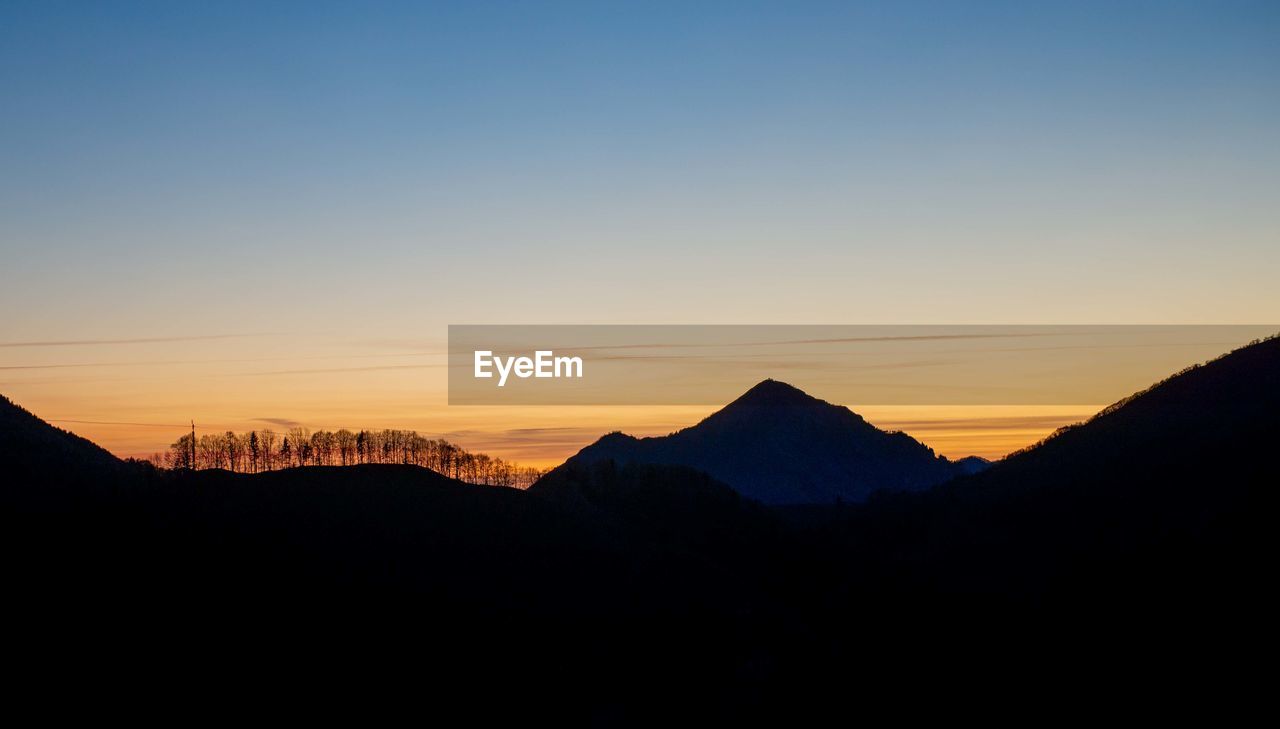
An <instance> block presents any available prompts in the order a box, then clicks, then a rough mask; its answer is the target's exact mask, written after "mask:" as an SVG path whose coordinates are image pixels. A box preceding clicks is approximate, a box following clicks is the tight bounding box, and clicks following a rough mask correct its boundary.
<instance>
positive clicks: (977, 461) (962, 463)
mask: <svg viewBox="0 0 1280 729" xmlns="http://www.w3.org/2000/svg"><path fill="white" fill-rule="evenodd" d="M956 465H957V466H959V467H960V472H961V473H963V474H965V475H972V474H975V473H981V472H982V471H985V470H987V469H988V468H990V467H991V461H989V460H987V459H985V458H983V457H982V456H965V457H964V458H961V459H960V460H958V461H956Z"/></svg>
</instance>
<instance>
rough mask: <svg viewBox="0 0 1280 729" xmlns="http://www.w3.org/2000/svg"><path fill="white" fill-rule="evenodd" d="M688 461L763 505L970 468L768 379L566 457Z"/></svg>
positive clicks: (828, 499)
mask: <svg viewBox="0 0 1280 729" xmlns="http://www.w3.org/2000/svg"><path fill="white" fill-rule="evenodd" d="M610 460H612V461H616V462H618V463H648V464H661V465H677V466H687V467H690V468H694V469H697V470H699V471H705V472H706V473H708V474H710V475H711V476H712V477H713V478H715V479H717V480H719V481H722V482H723V483H725V484H727V485H729V486H730V487H731V488H733V489H734V490H735V491H737V492H738V493H740V494H742V495H743V496H746V497H748V498H751V499H755V500H757V501H759V502H761V503H764V504H832V503H835V502H837V501H850V502H858V501H865V500H866V499H867V497H869V496H870V495H871V494H872V493H874V492H876V491H879V490H887V491H918V490H921V489H927V488H929V487H931V486H936V485H937V484H939V483H942V482H943V481H946V480H948V479H951V478H954V477H955V476H958V475H961V474H962V473H965V472H967V471H968V470H971V469H972V468H973V466H974V464H973V463H968V464H966V465H964V466H961V465H958V464H955V463H952V462H951V461H948V460H947V459H946V458H943V457H941V456H938V455H935V454H934V452H933V450H932V449H930V448H929V447H927V446H925V445H923V444H922V443H920V442H919V441H917V440H915V439H914V438H912V437H911V436H909V435H907V434H906V433H887V432H885V431H883V430H880V429H879V428H877V427H875V426H874V425H871V424H870V423H868V422H867V421H865V420H863V419H862V417H861V416H860V415H858V414H857V413H854V412H853V411H851V410H849V409H848V408H844V407H840V406H837V405H832V404H830V403H828V402H824V401H822V400H819V399H817V398H815V397H811V396H809V395H807V394H805V393H804V392H801V391H800V390H798V389H796V388H794V387H792V386H791V385H788V384H786V383H783V382H777V381H775V380H765V381H764V382H761V383H760V384H758V385H756V386H755V387H752V388H751V389H750V390H748V391H747V392H746V393H745V394H743V395H742V396H741V397H739V398H738V399H737V400H734V401H733V402H732V403H729V404H728V405H726V406H725V407H724V408H723V409H721V410H719V411H717V412H716V413H714V414H712V415H711V416H709V417H707V418H706V419H705V420H703V421H702V422H700V423H698V424H697V425H694V426H692V427H689V428H685V429H684V430H681V431H679V432H676V433H672V434H671V435H668V436H662V437H657V438H634V437H632V436H629V435H625V434H623V433H610V434H609V435H606V436H604V437H603V438H601V439H600V440H598V441H596V442H595V443H593V444H592V445H590V446H587V447H586V448H583V449H582V450H581V451H579V452H578V453H577V455H575V456H573V457H572V458H570V459H569V461H568V463H569V464H570V465H580V464H591V463H598V462H601V461H610Z"/></svg>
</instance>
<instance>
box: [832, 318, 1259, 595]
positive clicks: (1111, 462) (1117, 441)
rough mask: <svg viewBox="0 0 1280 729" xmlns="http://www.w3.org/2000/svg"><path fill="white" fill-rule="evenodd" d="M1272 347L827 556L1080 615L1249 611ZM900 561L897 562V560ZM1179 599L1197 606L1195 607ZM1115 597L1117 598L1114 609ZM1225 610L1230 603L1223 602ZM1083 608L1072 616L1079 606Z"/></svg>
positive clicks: (887, 515) (1137, 403)
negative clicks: (1131, 609)
mask: <svg viewBox="0 0 1280 729" xmlns="http://www.w3.org/2000/svg"><path fill="white" fill-rule="evenodd" d="M1277 413H1280V338H1272V339H1269V340H1265V341H1262V342H1258V343H1255V344H1252V345H1250V346H1247V347H1244V348H1242V349H1239V350H1236V351H1235V352H1232V353H1230V354H1227V355H1225V356H1223V357H1221V358H1219V359H1217V360H1214V361H1212V362H1209V363H1207V364H1204V365H1200V366H1196V367H1192V368H1189V369H1187V370H1184V371H1182V372H1180V373H1178V374H1176V375H1174V376H1172V377H1170V378H1168V379H1166V380H1164V381H1162V382H1160V383H1157V384H1156V385H1153V386H1152V387H1150V388H1148V389H1147V390H1144V391H1142V392H1140V393H1137V394H1135V395H1133V396H1131V397H1128V398H1125V399H1124V400H1121V401H1120V402H1117V403H1115V404H1114V405H1112V406H1110V407H1108V408H1106V409H1104V410H1103V411H1102V412H1100V413H1099V414H1098V415H1096V416H1094V417H1093V418H1091V419H1089V420H1088V421H1086V422H1084V423H1081V424H1078V425H1075V426H1069V427H1067V428H1063V429H1061V430H1060V431H1059V432H1058V433H1056V434H1054V435H1053V436H1051V437H1050V438H1048V439H1046V440H1045V441H1044V442H1042V443H1040V444H1037V445H1035V446H1033V447H1030V448H1027V449H1024V450H1022V451H1020V452H1017V453H1014V454H1011V455H1010V456H1007V457H1006V458H1004V459H1002V460H1001V461H999V462H997V463H995V464H992V465H991V467H990V468H988V469H986V470H984V471H983V472H981V473H978V474H975V475H971V476H967V477H964V478H959V479H956V480H954V481H952V482H950V483H947V484H945V485H943V486H941V487H939V488H938V489H935V490H934V491H932V492H929V493H921V494H913V495H902V496H893V497H889V498H885V499H882V500H879V501H877V502H876V503H873V504H869V505H868V506H867V508H864V509H861V510H859V511H857V512H856V513H853V514H852V515H851V517H850V518H849V519H848V520H847V521H845V522H843V523H842V524H841V525H840V526H839V527H837V528H833V529H832V530H831V532H830V535H832V537H833V542H834V543H840V544H841V545H842V546H840V547H835V546H834V543H833V544H829V545H827V546H828V547H830V548H832V549H837V550H838V551H843V552H844V553H845V554H848V555H858V554H867V553H870V552H875V553H878V554H880V555H886V554H891V553H896V554H898V555H900V556H903V558H904V559H907V560H909V562H910V565H909V566H907V565H905V564H896V563H895V564H885V563H883V562H882V563H880V564H877V565H876V567H875V569H876V570H877V571H883V572H888V573H891V572H893V571H894V570H897V569H904V570H906V569H909V570H911V571H913V572H915V573H916V575H917V579H918V580H920V582H921V583H923V584H930V585H932V586H933V589H936V590H940V591H943V592H948V591H957V590H969V591H972V590H975V589H976V587H975V586H978V585H981V586H983V589H985V590H987V591H989V592H992V593H1000V594H1003V595H1006V596H1008V595H1012V594H1023V595H1027V596H1036V599H1050V600H1057V601H1060V602H1061V604H1062V605H1063V606H1064V609H1066V607H1065V606H1068V605H1076V606H1080V605H1081V603H1083V602H1088V601H1091V600H1096V599H1098V597H1099V595H1101V594H1106V595H1108V599H1110V600H1112V601H1114V602H1115V603H1116V604H1117V605H1119V604H1127V605H1130V606H1137V605H1143V606H1146V607H1147V608H1149V609H1151V610H1168V609H1169V602H1170V601H1173V600H1182V601H1184V602H1185V603H1186V604H1188V605H1192V604H1194V605H1201V606H1203V601H1205V600H1220V601H1223V604H1237V605H1239V606H1241V609H1242V610H1243V609H1244V606H1246V605H1251V604H1254V603H1253V602H1252V601H1251V600H1252V598H1251V597H1249V596H1248V595H1247V593H1248V591H1249V590H1250V589H1254V588H1256V587H1257V582H1256V579H1255V578H1256V574H1255V572H1256V570H1257V569H1259V566H1258V565H1257V563H1256V562H1257V557H1258V556H1259V555H1261V554H1264V553H1266V551H1267V550H1264V549H1263V548H1262V545H1261V540H1262V537H1263V535H1264V534H1266V533H1267V532H1268V531H1269V528H1268V527H1267V526H1266V525H1265V524H1264V523H1263V519H1264V515H1263V513H1262V512H1261V511H1260V510H1259V509H1258V508H1257V507H1258V506H1259V505H1260V504H1262V503H1264V501H1265V500H1266V499H1267V498H1268V497H1269V494H1270V492H1271V491H1272V490H1273V489H1274V487H1275V485H1276V484H1278V483H1280V459H1277V458H1275V457H1274V455H1273V454H1274V452H1275V444H1276V442H1278V441H1280V416H1277ZM895 550H896V552H895ZM1188 591H1191V592H1196V591H1198V594H1195V595H1191V594H1188ZM1122 598H1123V599H1122ZM1233 600H1238V601H1239V602H1235V603H1233V602H1232V601H1233ZM1082 609H1083V608H1082Z"/></svg>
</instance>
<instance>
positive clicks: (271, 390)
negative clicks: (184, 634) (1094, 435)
mask: <svg viewBox="0 0 1280 729" xmlns="http://www.w3.org/2000/svg"><path fill="white" fill-rule="evenodd" d="M1277 78H1280V5H1277V4H1275V3H1274V2H1211V3H1210V2H1204V3H1186V2H1151V3H1146V2H1124V3H1115V2H1107V3H1090V2H1069V3H1012V2H1010V3H981V2H938V3H931V2H920V3H803V2H785V3H752V2H735V3H671V4H664V3H655V2H646V3H532V2H521V3H358V4H354V3H352V4H347V3H342V4H340V3H327V2H308V3H234V2H227V3H216V4H179V3H161V2H155V3H129V2H119V3H88V2H86V3H67V2H56V1H50V2H14V1H12V0H10V1H9V2H5V3H3V4H2V5H0V311H3V312H4V316H3V319H2V320H0V368H6V367H7V368H10V369H0V393H4V394H5V395H7V396H10V397H12V398H14V399H15V400H17V401H18V402H19V403H20V404H22V405H24V406H26V407H28V408H29V409H31V410H33V411H34V412H36V413H37V414H39V415H42V416H45V417H48V418H51V419H54V418H56V419H61V420H66V421H72V420H79V421H96V422H98V423H108V422H129V423H137V424H138V425H133V426H124V425H97V424H94V423H81V424H77V425H71V424H67V425H65V426H64V427H70V428H71V429H73V430H76V432H79V433H82V434H84V435H86V436H88V437H91V438H94V439H95V440H97V441H99V442H102V443H104V445H107V446H108V447H110V448H112V449H113V450H115V451H117V452H121V453H134V452H146V451H149V450H153V449H154V448H156V447H160V446H162V445H163V444H165V443H167V442H168V441H169V440H172V437H171V434H170V432H169V431H168V430H166V424H169V423H178V424H180V423H183V422H187V421H188V420H190V419H191V418H196V419H197V420H201V421H207V422H210V423H216V424H218V425H219V426H221V425H223V424H226V425H227V426H228V427H232V426H234V427H236V428H237V429H243V428H245V427H253V426H252V425H251V424H252V423H254V422H258V421H259V420H261V419H264V418H270V419H278V420H290V421H298V422H304V423H307V424H310V425H312V427H317V426H320V425H325V424H329V423H330V422H332V421H339V422H340V423H341V424H344V425H345V424H354V425H357V426H358V427H395V426H404V425H413V426H415V427H418V428H419V429H421V430H424V431H428V432H432V433H454V434H455V435H457V437H459V438H460V439H461V440H463V441H464V442H471V443H475V444H483V445H484V446H485V448H486V449H488V450H490V451H491V452H499V453H502V452H505V453H523V454H525V455H526V456H527V457H529V458H533V457H534V456H533V455H532V454H533V452H534V451H533V450H527V449H528V448H530V447H531V446H528V443H529V442H530V439H532V440H533V441H537V442H538V443H541V444H542V445H539V446H538V449H535V450H537V452H538V453H539V454H541V455H539V456H537V459H538V460H540V461H542V462H545V463H550V462H553V461H555V460H556V459H557V458H559V457H562V455H558V454H563V455H567V454H568V453H572V452H573V451H574V450H576V449H577V447H581V445H585V444H586V442H589V441H590V440H591V435H590V434H591V433H592V432H594V431H595V430H596V429H597V428H599V427H605V426H610V429H612V427H619V428H623V429H628V430H632V431H636V432H651V431H652V432H663V429H671V427H672V426H678V425H687V424H689V423H690V422H691V421H690V418H692V419H694V420H696V417H697V415H698V413H695V412H685V411H679V410H672V409H667V410H635V409H632V410H626V409H618V410H613V411H607V412H602V411H599V410H593V411H590V412H589V413H585V414H584V413H575V412H573V410H572V409H559V410H556V409H552V410H543V409H522V410H519V411H516V410H512V411H510V412H502V411H501V410H494V409H488V410H480V411H476V410H474V409H471V410H468V409H459V408H449V407H447V406H446V405H445V404H444V391H445V379H444V371H443V369H442V368H441V366H440V361H439V360H438V355H439V352H440V351H441V350H442V349H443V348H444V346H445V336H446V328H447V326H448V325H449V324H470V323H500V324H537V323H583V324H608V323H645V324H686V323H714V324H738V323H745V324H795V323H804V324H905V323H915V324H962V323H963V324H992V323H999V324H1113V323H1126V324H1129V323H1146V324H1156V323H1159V324H1191V323H1219V324H1246V323H1251V324H1268V323H1272V322H1276V321H1280V286H1276V285H1275V281H1276V280H1280V275H1278V274H1280V204H1277V203H1278V202H1280V194H1278V193H1280V123H1278V120H1280V83H1277V81H1276V79H1277ZM90 342H94V343H90ZM41 343H43V344H41ZM54 365H58V367H54ZM64 365H75V366H73V367H66V366H64ZM36 366H39V367H40V368H39V369H30V368H32V367H36ZM16 367H23V368H28V369H21V370H18V369H12V368H16ZM314 370H329V371H328V372H315V371H314ZM848 404H850V405H856V403H848ZM1102 404H1105V403H1098V404H1097V405H1099V406H1100V405H1102ZM936 413H938V414H939V415H938V418H941V420H947V418H946V417H943V416H942V415H941V413H943V411H942V410H938V411H936ZM703 414H705V413H703ZM955 415H956V417H955V418H954V420H953V421H952V422H953V423H954V422H960V423H966V422H972V418H971V417H969V416H970V415H971V414H967V413H959V414H955ZM1024 416H1025V417H1028V418H1031V419H1032V421H1034V422H1040V421H1035V418H1039V417H1041V416H1040V415H1037V414H1035V413H1031V414H1019V415H1018V417H1019V418H1021V417H1024ZM947 417H950V416H947ZM1061 417H1067V416H1065V415H1064V416H1061ZM894 418H897V419H898V421H901V422H910V423H915V424H916V426H915V427H917V428H918V429H919V431H920V432H921V433H924V432H925V430H927V428H926V427H925V426H923V425H920V423H922V422H924V421H925V420H929V418H922V417H920V413H899V414H897V415H894V414H893V413H887V414H885V415H884V419H885V420H886V422H887V421H890V420H893V419H894ZM938 418H935V420H938ZM941 420H939V422H941ZM1032 421H1025V420H1024V421H1019V422H1021V423H1024V424H1025V423H1026V422H1032ZM895 422H897V421H895ZM939 427H943V426H939ZM1045 427H1048V426H1045ZM557 428H560V429H561V430H556V429H557ZM564 428H573V429H576V430H573V431H572V433H573V434H572V435H571V436H565V435H564V433H566V432H569V431H566V430H563V429H564ZM945 428H950V430H947V432H949V433H954V432H955V431H954V428H952V427H951V425H946V426H945ZM1048 429H1050V430H1051V429H1052V428H1051V427H1050V428H1048ZM935 430H936V428H935ZM1041 430H1043V428H1041ZM966 432H967V433H968V434H969V435H966V436H965V438H966V440H964V445H963V447H965V448H970V449H973V450H976V451H981V452H983V453H984V454H988V455H991V454H997V452H998V451H1001V449H1005V448H1006V447H1007V446H1008V443H1009V440H1008V438H1005V439H1004V440H1001V441H999V443H1000V444H999V445H995V443H996V440H995V439H991V438H988V439H987V440H986V441H984V440H982V439H981V438H980V437H979V436H980V435H981V429H979V428H976V427H975V428H971V429H970V430H969V431H966ZM1038 433H1040V430H1037V431H1036V433H1031V432H1029V431H1028V432H1023V433H1022V435H1020V436H1019V437H1021V438H1025V439H1028V440H1034V439H1035V437H1038ZM175 437H176V436H175ZM922 437H923V436H922ZM538 438H543V441H538ZM975 438H976V440H975ZM925 440H926V442H929V439H928V438H927V437H926V438H925ZM579 441H582V442H579ZM939 442H941V441H939ZM952 442H955V441H954V440H953V441H952ZM546 443H555V444H557V445H553V446H546ZM984 444H985V445H984ZM557 448H558V449H559V450H556V449H557Z"/></svg>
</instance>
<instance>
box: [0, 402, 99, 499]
mask: <svg viewBox="0 0 1280 729" xmlns="http://www.w3.org/2000/svg"><path fill="white" fill-rule="evenodd" d="M0 463H3V464H4V469H5V471H6V472H7V473H8V474H9V475H10V476H11V477H12V478H13V481H14V482H15V483H17V482H20V481H22V480H24V479H26V478H40V479H42V480H49V479H51V478H55V479H56V478H70V477H91V478H93V477H99V478H100V477H101V476H103V475H104V472H110V471H113V470H115V469H118V468H120V467H121V466H122V465H123V464H122V462H121V461H120V459H118V458H116V457H115V456H113V455H111V454H110V453H108V452H107V451H106V450H105V449H103V448H101V447H99V446H98V445H96V444H94V443H92V442H90V441H88V440H85V439H84V438H81V437H80V436H78V435H75V434H74V433H71V432H68V431H66V430H62V429H61V428H55V427H54V426H52V425H50V424H48V423H46V422H45V421H43V420H41V419H40V418H38V417H36V416H35V415H32V414H31V413H30V412H28V411H27V410H25V409H23V408H21V407H19V406H18V405H16V404H14V402H13V401H12V400H10V399H9V398H7V397H5V396H3V395H0Z"/></svg>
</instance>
